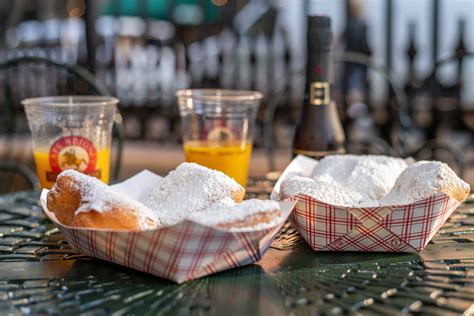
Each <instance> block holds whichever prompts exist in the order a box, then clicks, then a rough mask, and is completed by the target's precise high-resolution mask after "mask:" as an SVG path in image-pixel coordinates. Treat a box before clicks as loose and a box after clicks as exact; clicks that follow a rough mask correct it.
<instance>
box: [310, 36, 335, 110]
mask: <svg viewBox="0 0 474 316" xmlns="http://www.w3.org/2000/svg"><path fill="white" fill-rule="evenodd" d="M310 44H311V42H309V43H308V45H310ZM332 73H333V71H332V59H331V50H330V48H329V47H328V46H327V47H323V48H322V49H320V48H318V49H317V50H313V49H311V47H308V62H307V68H306V91H305V92H306V95H307V98H308V102H307V103H308V104H310V105H314V106H319V105H329V104H330V102H331V85H332Z"/></svg>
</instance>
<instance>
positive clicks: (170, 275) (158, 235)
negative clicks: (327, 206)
mask: <svg viewBox="0 0 474 316" xmlns="http://www.w3.org/2000/svg"><path fill="white" fill-rule="evenodd" d="M160 178H161V177H159V176H158V175H155V174H154V173H152V172H150V171H147V170H145V171H142V172H141V173H139V174H137V175H135V176H134V177H132V178H130V179H128V180H126V181H124V182H122V183H120V184H117V185H114V186H113V187H114V189H116V190H118V191H120V192H121V193H123V194H125V195H127V196H129V197H131V198H133V199H136V200H138V201H141V200H142V199H143V197H144V196H146V195H147V193H148V192H149V191H150V189H151V188H152V187H153V185H154V184H156V182H157V181H160ZM47 193H48V190H43V192H42V194H41V204H42V206H43V210H44V212H45V213H46V215H47V216H48V217H49V218H50V219H51V220H52V221H53V222H54V224H55V225H56V226H57V227H58V229H59V230H60V231H61V232H62V233H63V235H64V238H65V239H66V240H67V241H68V243H70V244H71V247H72V248H73V249H74V250H75V251H77V252H79V253H82V254H84V255H88V256H91V257H95V258H98V259H102V260H106V261H110V262H114V263H117V264H120V265H123V266H126V267H130V268H133V269H136V270H140V271H143V272H147V273H151V274H154V275H157V276H159V277H163V278H166V279H169V280H172V281H175V282H177V283H183V282H186V281H189V280H192V279H196V278H199V277H203V276H206V275H209V274H213V273H216V272H219V271H224V270H228V269H231V268H235V267H240V266H243V265H247V264H250V263H252V262H256V261H258V260H260V259H261V258H262V256H263V255H264V253H265V252H266V251H267V249H268V247H269V246H270V244H271V242H272V241H273V239H274V237H275V236H276V235H277V233H278V231H279V230H280V228H281V226H282V225H283V224H284V222H285V220H286V219H287V218H288V216H289V214H290V212H291V210H292V209H293V207H294V204H295V203H294V202H283V203H280V208H281V211H282V212H283V214H284V216H283V217H282V220H281V222H279V223H278V224H276V225H275V226H274V227H270V228H266V229H260V230H254V231H242V232H239V231H232V232H231V231H228V230H226V229H222V228H215V227H212V226H204V225H202V224H199V223H196V222H193V221H191V220H184V221H182V222H180V223H178V224H176V225H173V226H169V227H165V228H160V229H155V230H148V231H137V232H126V231H113V230H105V229H89V228H77V227H69V226H65V225H62V224H61V223H60V222H59V221H58V220H57V219H56V217H55V215H54V213H52V212H50V211H49V210H48V209H47V207H46V196H47Z"/></svg>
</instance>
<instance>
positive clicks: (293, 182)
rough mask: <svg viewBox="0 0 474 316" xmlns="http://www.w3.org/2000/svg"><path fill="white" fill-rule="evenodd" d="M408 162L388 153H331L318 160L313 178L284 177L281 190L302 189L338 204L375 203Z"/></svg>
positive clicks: (287, 191)
mask: <svg viewBox="0 0 474 316" xmlns="http://www.w3.org/2000/svg"><path fill="white" fill-rule="evenodd" d="M409 163H410V161H406V160H404V159H400V158H393V157H387V156H375V155H367V156H355V155H331V156H327V157H325V158H323V159H322V160H321V161H319V163H318V164H317V165H316V166H315V168H314V169H313V172H312V178H306V179H304V178H301V177H298V178H293V179H289V180H285V181H284V182H283V183H282V193H283V195H284V196H290V195H294V194H297V193H298V192H299V193H303V194H307V195H310V196H312V197H314V198H315V199H318V200H321V201H323V202H327V203H330V204H333V205H339V206H358V207H371V206H376V205H377V202H376V200H377V199H379V198H381V197H382V196H384V195H385V194H387V192H388V191H389V190H390V189H391V188H392V186H393V185H394V183H395V180H396V178H397V176H398V175H399V174H400V172H402V171H403V170H404V169H405V168H406V167H407V166H408V164H409ZM303 179H304V180H303Z"/></svg>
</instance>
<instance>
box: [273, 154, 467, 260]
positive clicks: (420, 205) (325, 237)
mask: <svg viewBox="0 0 474 316" xmlns="http://www.w3.org/2000/svg"><path fill="white" fill-rule="evenodd" d="M316 164H317V161H316V160H314V159H311V158H307V157H304V156H297V157H296V158H295V159H293V161H292V162H291V163H290V164H289V165H288V167H287V168H286V169H285V171H284V172H283V174H282V175H281V177H280V179H279V180H278V182H277V183H276V185H275V188H274V190H273V192H272V199H275V200H277V199H278V194H279V191H280V184H281V182H282V181H283V180H284V179H286V178H288V177H292V176H307V177H309V176H310V175H311V174H312V171H313V169H314V167H315V166H316ZM288 200H290V201H297V203H296V206H295V209H294V211H293V212H292V214H291V215H290V219H291V221H292V222H293V224H294V225H295V227H296V229H297V230H298V232H299V233H300V235H301V236H302V237H303V238H304V240H306V242H307V243H308V244H309V245H310V246H311V248H313V250H316V251H383V252H418V251H421V250H423V248H424V247H425V246H426V245H427V244H428V242H429V241H430V240H431V238H433V236H434V235H435V234H436V232H437V231H438V229H439V228H440V227H441V226H442V225H443V224H444V222H445V221H446V220H447V219H448V217H449V216H450V215H451V214H452V213H453V212H454V210H455V209H456V208H457V207H458V205H459V204H460V202H459V201H457V200H456V199H453V198H451V197H450V196H448V195H446V194H444V193H438V194H435V195H433V196H430V197H428V198H426V199H424V200H419V201H416V202H414V203H411V204H406V205H399V206H397V205H394V206H382V207H365V208H357V207H342V206H335V205H330V204H328V203H325V202H322V201H318V200H316V199H314V198H312V197H310V196H307V195H303V194H299V195H295V196H292V197H290V198H289V199H288Z"/></svg>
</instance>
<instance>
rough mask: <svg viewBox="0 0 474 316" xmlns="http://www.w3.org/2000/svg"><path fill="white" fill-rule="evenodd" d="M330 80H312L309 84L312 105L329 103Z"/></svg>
mask: <svg viewBox="0 0 474 316" xmlns="http://www.w3.org/2000/svg"><path fill="white" fill-rule="evenodd" d="M329 102H330V95H329V82H311V84H310V86H309V103H310V104H312V105H323V104H329Z"/></svg>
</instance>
